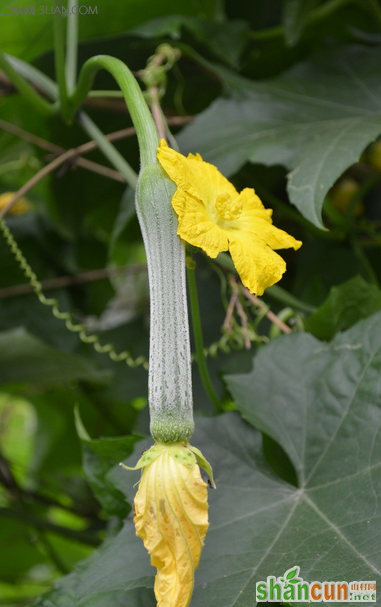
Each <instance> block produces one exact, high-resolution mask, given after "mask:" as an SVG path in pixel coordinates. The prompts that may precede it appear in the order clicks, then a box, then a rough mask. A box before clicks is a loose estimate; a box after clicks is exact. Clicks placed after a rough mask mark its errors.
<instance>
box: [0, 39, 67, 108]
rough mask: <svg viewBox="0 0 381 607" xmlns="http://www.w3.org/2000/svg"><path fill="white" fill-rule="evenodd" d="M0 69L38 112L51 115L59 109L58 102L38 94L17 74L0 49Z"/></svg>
mask: <svg viewBox="0 0 381 607" xmlns="http://www.w3.org/2000/svg"><path fill="white" fill-rule="evenodd" d="M0 69H2V70H3V71H4V72H5V73H6V75H7V76H8V78H9V79H10V80H11V81H12V83H13V84H14V85H15V87H16V88H17V89H18V91H19V92H20V94H21V95H22V96H23V97H25V99H26V100H27V101H28V102H29V103H30V104H31V105H32V106H33V107H34V109H35V110H37V111H38V112H39V113H40V114H45V115H47V116H53V115H54V114H57V112H58V110H59V105H58V103H50V102H49V101H46V100H45V99H44V98H43V97H41V95H39V94H38V93H37V92H36V91H35V90H34V88H33V87H31V86H30V84H29V83H28V82H27V81H26V80H25V78H24V77H23V76H21V74H19V73H18V72H17V71H16V70H15V68H14V67H13V65H11V63H10V62H9V61H8V60H7V57H6V55H4V53H3V52H2V51H1V50H0Z"/></svg>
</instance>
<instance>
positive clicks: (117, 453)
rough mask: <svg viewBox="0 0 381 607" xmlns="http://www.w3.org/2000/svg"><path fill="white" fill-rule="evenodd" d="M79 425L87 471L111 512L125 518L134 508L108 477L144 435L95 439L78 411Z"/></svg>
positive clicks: (76, 413)
mask: <svg viewBox="0 0 381 607" xmlns="http://www.w3.org/2000/svg"><path fill="white" fill-rule="evenodd" d="M74 413H75V424H76V428H77V432H78V436H79V438H80V440H81V445H82V459H83V470H84V473H85V476H86V480H87V481H88V483H89V485H90V487H91V488H92V490H93V492H94V495H95V496H96V498H97V499H98V501H99V502H100V504H102V507H103V508H104V509H105V510H106V512H107V513H108V514H110V515H116V516H119V518H124V517H125V516H127V514H128V512H129V511H130V509H131V508H130V506H129V504H127V503H126V500H125V498H124V496H123V494H122V493H121V492H120V491H119V490H118V489H116V488H115V486H114V485H113V484H112V483H111V482H110V481H109V480H108V479H107V473H108V472H109V471H110V469H111V468H112V467H113V466H115V465H116V464H119V462H121V461H122V460H123V459H125V458H126V457H127V456H128V455H130V454H131V452H132V450H133V447H134V444H135V443H136V441H139V440H141V438H142V437H141V436H121V437H117V438H101V439H99V440H91V438H90V437H89V435H88V434H87V432H86V430H85V427H84V426H83V423H82V420H81V418H80V415H79V411H78V408H76V409H75V410H74Z"/></svg>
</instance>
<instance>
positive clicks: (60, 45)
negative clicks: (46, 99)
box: [53, 0, 71, 121]
mask: <svg viewBox="0 0 381 607" xmlns="http://www.w3.org/2000/svg"><path fill="white" fill-rule="evenodd" d="M54 6H55V7H56V8H57V7H58V0H55V3H54ZM53 26H54V65H55V71H56V80H57V84H58V91H59V96H60V108H61V115H62V117H63V118H64V120H67V121H69V119H70V117H71V116H70V113H69V106H68V93H67V87H66V74H65V32H64V26H65V24H64V21H63V19H62V15H60V13H59V12H58V11H57V12H55V13H54V16H53Z"/></svg>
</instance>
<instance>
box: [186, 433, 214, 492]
mask: <svg viewBox="0 0 381 607" xmlns="http://www.w3.org/2000/svg"><path fill="white" fill-rule="evenodd" d="M187 447H188V449H190V450H191V451H192V452H193V453H194V455H195V456H196V460H197V463H198V465H199V466H200V468H202V469H203V470H205V472H206V473H207V475H208V476H209V478H210V483H211V485H212V487H213V489H217V487H216V483H215V482H214V478H213V470H212V466H211V465H210V464H209V462H208V460H207V459H206V458H205V457H204V456H203V454H202V453H201V451H200V449H197V447H192V445H189V444H188V445H187Z"/></svg>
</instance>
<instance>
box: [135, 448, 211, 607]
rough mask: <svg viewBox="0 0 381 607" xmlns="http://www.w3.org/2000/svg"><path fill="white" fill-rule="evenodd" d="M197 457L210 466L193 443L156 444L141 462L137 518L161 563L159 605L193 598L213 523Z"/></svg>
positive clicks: (139, 531) (173, 606) (181, 606)
mask: <svg viewBox="0 0 381 607" xmlns="http://www.w3.org/2000/svg"><path fill="white" fill-rule="evenodd" d="M197 461H199V462H200V464H201V465H203V466H204V464H206V465H205V467H206V468H208V466H209V464H207V462H206V460H205V459H204V458H203V456H202V454H201V453H200V451H198V450H197V449H194V448H193V447H191V446H190V445H182V444H174V445H165V444H156V445H154V446H153V447H152V448H151V449H149V450H148V451H146V452H145V453H144V454H143V457H142V458H141V459H140V460H139V462H138V464H137V466H136V468H140V467H142V468H143V472H142V477H141V480H140V484H139V489H138V492H137V494H136V496H135V500H134V514H135V517H134V523H135V528H136V535H138V536H139V537H141V538H142V540H143V542H144V546H145V547H146V549H147V550H148V552H149V554H150V555H151V564H152V565H153V566H154V567H156V568H157V574H156V579H155V587H154V590H155V596H156V600H157V606H158V607H187V606H188V605H189V602H190V600H191V596H192V591H193V585H194V572H195V570H196V568H197V565H198V563H199V560H200V555H201V549H202V546H203V544H204V539H205V535H206V532H207V530H208V525H209V523H208V495H207V493H208V489H207V485H206V483H205V482H204V481H203V480H202V478H201V474H200V468H199V466H198V464H197ZM208 472H209V473H211V469H210V466H209V469H208ZM212 482H213V479H212Z"/></svg>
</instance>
